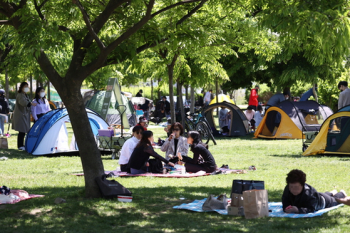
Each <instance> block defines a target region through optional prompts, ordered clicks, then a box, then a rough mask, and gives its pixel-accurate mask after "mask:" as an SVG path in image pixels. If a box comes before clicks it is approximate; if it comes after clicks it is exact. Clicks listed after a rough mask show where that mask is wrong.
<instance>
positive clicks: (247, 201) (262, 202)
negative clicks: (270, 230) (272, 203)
mask: <svg viewBox="0 0 350 233" xmlns="http://www.w3.org/2000/svg"><path fill="white" fill-rule="evenodd" d="M268 203H269V201H268V196H267V190H265V189H264V190H248V191H244V192H243V207H244V214H245V217H246V218H247V219H252V218H259V217H265V216H269V207H268Z"/></svg>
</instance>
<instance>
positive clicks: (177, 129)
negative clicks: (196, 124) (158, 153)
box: [161, 122, 188, 160]
mask: <svg viewBox="0 0 350 233" xmlns="http://www.w3.org/2000/svg"><path fill="white" fill-rule="evenodd" d="M169 131H170V136H169V138H168V139H166V140H165V142H164V144H163V145H162V148H161V150H162V151H163V152H166V156H165V158H166V159H168V160H169V159H172V158H173V157H174V156H176V155H178V154H179V153H180V154H181V155H187V153H188V143H187V138H185V137H183V136H182V135H183V133H184V128H183V127H182V125H181V124H180V123H179V122H176V123H174V124H172V125H171V127H170V130H169Z"/></svg>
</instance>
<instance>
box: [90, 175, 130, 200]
mask: <svg viewBox="0 0 350 233" xmlns="http://www.w3.org/2000/svg"><path fill="white" fill-rule="evenodd" d="M106 177H107V176H106V175H102V176H101V177H96V178H95V181H96V183H97V185H98V187H99V188H100V191H101V193H102V196H103V197H104V198H118V196H119V195H121V196H131V195H132V193H131V192H130V190H129V189H127V188H125V187H124V186H123V185H121V184H120V183H119V182H118V181H115V180H107V179H106Z"/></svg>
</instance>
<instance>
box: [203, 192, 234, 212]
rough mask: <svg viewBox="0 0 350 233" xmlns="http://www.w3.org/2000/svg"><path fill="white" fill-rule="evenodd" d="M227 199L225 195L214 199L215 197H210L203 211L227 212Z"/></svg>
mask: <svg viewBox="0 0 350 233" xmlns="http://www.w3.org/2000/svg"><path fill="white" fill-rule="evenodd" d="M227 204H228V202H227V197H226V195H225V194H223V195H220V196H218V198H216V197H214V195H209V197H208V198H207V200H206V201H205V202H204V203H203V206H202V210H204V211H212V210H225V209H226V208H227Z"/></svg>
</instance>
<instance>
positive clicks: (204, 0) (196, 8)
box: [176, 0, 208, 26]
mask: <svg viewBox="0 0 350 233" xmlns="http://www.w3.org/2000/svg"><path fill="white" fill-rule="evenodd" d="M207 1H208V0H202V1H201V3H199V4H198V5H197V6H196V7H195V8H193V9H192V10H191V11H190V12H188V14H187V15H185V16H183V17H182V18H181V19H180V20H179V21H177V23H176V26H178V25H180V24H182V23H183V22H184V21H185V20H186V19H188V18H189V17H191V16H192V15H193V14H194V13H196V12H197V11H198V10H199V9H200V8H201V7H202V6H203V5H204V3H206V2H207Z"/></svg>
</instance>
